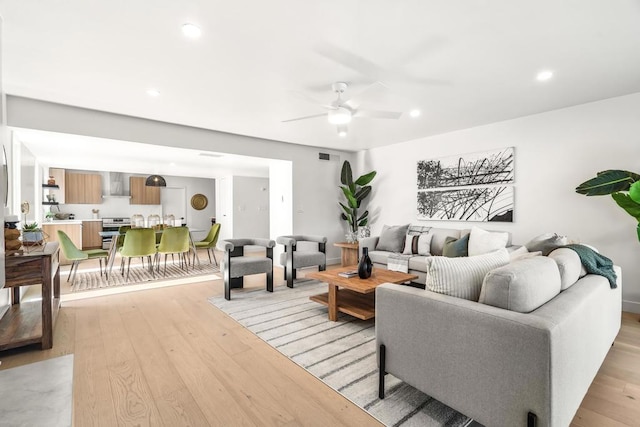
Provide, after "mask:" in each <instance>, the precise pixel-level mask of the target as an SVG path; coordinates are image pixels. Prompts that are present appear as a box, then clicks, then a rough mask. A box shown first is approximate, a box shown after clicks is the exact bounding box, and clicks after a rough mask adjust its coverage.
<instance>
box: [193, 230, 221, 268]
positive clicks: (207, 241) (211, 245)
mask: <svg viewBox="0 0 640 427" xmlns="http://www.w3.org/2000/svg"><path fill="white" fill-rule="evenodd" d="M219 235H220V224H213V225H212V226H211V229H209V234H207V237H205V238H204V239H203V240H200V241H199V242H194V245H195V247H196V250H197V249H206V250H207V255H209V262H210V263H213V262H212V261H211V255H212V254H213V259H214V260H215V262H216V265H218V260H217V259H216V251H215V249H216V244H217V243H218V236H219ZM197 256H198V254H197V253H195V254H194V261H195V257H197Z"/></svg>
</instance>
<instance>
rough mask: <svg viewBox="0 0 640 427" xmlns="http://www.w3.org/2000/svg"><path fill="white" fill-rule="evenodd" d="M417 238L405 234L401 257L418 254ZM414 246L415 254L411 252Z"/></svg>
mask: <svg viewBox="0 0 640 427" xmlns="http://www.w3.org/2000/svg"><path fill="white" fill-rule="evenodd" d="M418 237H419V236H414V235H411V234H407V236H406V237H405V241H404V250H403V251H402V255H413V254H416V253H418V252H417V250H418ZM414 244H415V249H416V252H414V251H413V249H414Z"/></svg>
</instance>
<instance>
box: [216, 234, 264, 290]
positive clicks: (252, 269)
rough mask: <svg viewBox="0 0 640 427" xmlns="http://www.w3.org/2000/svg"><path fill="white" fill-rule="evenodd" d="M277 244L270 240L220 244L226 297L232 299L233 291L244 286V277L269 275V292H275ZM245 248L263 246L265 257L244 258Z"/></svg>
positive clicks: (223, 242)
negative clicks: (274, 262)
mask: <svg viewBox="0 0 640 427" xmlns="http://www.w3.org/2000/svg"><path fill="white" fill-rule="evenodd" d="M275 245H276V242H274V241H273V240H269V239H228V240H223V241H221V242H220V249H222V250H224V259H223V262H222V275H223V278H224V297H225V299H227V300H230V299H231V289H236V288H242V287H243V286H244V276H249V275H251V274H262V273H267V291H269V292H273V247H274V246H275ZM245 246H262V247H264V248H265V249H266V255H265V256H244V247H245Z"/></svg>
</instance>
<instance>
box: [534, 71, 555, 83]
mask: <svg viewBox="0 0 640 427" xmlns="http://www.w3.org/2000/svg"><path fill="white" fill-rule="evenodd" d="M551 77H553V71H551V70H543V71H540V72H539V73H538V74H537V75H536V80H538V81H539V82H546V81H547V80H549V79H550V78H551Z"/></svg>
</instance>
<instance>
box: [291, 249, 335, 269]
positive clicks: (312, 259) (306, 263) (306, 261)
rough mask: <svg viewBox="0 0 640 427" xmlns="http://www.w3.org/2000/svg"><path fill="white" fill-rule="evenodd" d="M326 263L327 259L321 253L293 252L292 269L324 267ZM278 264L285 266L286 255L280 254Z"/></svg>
mask: <svg viewBox="0 0 640 427" xmlns="http://www.w3.org/2000/svg"><path fill="white" fill-rule="evenodd" d="M326 263H327V258H326V256H325V254H324V253H322V252H317V251H316V252H307V251H294V252H293V268H302V267H311V266H314V265H324V264H326ZM280 264H282V265H283V266H286V264H287V253H286V252H283V253H281V254H280Z"/></svg>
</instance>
